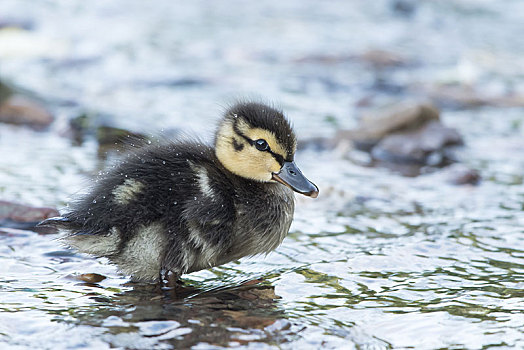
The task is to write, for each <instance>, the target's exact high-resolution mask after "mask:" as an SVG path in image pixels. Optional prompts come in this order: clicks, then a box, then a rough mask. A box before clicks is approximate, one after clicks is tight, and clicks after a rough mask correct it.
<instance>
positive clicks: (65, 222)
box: [36, 216, 72, 228]
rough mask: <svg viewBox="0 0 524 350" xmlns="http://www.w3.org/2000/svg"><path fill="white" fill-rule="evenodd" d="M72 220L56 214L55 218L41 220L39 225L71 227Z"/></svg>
mask: <svg viewBox="0 0 524 350" xmlns="http://www.w3.org/2000/svg"><path fill="white" fill-rule="evenodd" d="M71 223H72V222H71V220H70V219H69V218H65V217H62V216H56V217H54V218H49V219H45V220H44V221H41V222H39V223H38V224H37V225H36V226H37V227H54V228H69V227H70V226H71Z"/></svg>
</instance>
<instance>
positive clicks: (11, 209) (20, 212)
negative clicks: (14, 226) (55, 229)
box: [0, 201, 60, 222]
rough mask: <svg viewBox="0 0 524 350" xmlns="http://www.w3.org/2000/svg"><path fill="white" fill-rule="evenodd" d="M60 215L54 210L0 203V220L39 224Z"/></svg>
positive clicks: (5, 202)
mask: <svg viewBox="0 0 524 350" xmlns="http://www.w3.org/2000/svg"><path fill="white" fill-rule="evenodd" d="M59 215H60V214H59V213H58V211H57V210H56V209H54V208H46V207H31V206H28V205H23V204H18V203H13V202H8V201H0V220H3V219H11V220H13V221H17V222H40V221H42V220H44V219H47V218H51V217H53V216H59Z"/></svg>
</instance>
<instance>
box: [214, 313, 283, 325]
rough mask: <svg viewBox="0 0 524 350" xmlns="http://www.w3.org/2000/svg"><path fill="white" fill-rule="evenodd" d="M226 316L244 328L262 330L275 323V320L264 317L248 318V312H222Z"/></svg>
mask: <svg viewBox="0 0 524 350" xmlns="http://www.w3.org/2000/svg"><path fill="white" fill-rule="evenodd" d="M222 312H223V313H224V314H225V315H226V316H229V317H231V318H232V319H233V320H234V321H235V322H237V323H238V325H239V326H240V327H242V328H258V329H262V328H265V327H267V326H270V325H272V324H273V323H275V319H273V318H269V317H262V316H248V315H247V311H232V310H224V311H222Z"/></svg>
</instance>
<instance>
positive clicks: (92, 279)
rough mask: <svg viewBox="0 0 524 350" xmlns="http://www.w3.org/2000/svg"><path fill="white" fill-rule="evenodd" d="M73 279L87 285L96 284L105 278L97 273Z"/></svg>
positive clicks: (77, 276)
mask: <svg viewBox="0 0 524 350" xmlns="http://www.w3.org/2000/svg"><path fill="white" fill-rule="evenodd" d="M73 278H74V279H77V280H79V281H83V282H87V283H98V282H101V281H103V280H105V279H106V278H107V277H106V276H102V275H99V274H98V273H83V274H80V275H76V276H73Z"/></svg>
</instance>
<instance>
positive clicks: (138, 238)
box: [40, 102, 319, 282]
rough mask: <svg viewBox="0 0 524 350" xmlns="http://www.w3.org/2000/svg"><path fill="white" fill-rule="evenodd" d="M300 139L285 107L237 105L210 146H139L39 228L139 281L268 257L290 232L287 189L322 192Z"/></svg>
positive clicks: (289, 191)
mask: <svg viewBox="0 0 524 350" xmlns="http://www.w3.org/2000/svg"><path fill="white" fill-rule="evenodd" d="M296 144H297V142H296V137H295V134H294V132H293V130H292V128H291V126H290V124H289V122H288V121H287V119H286V118H285V116H284V115H283V113H282V111H280V110H277V109H275V108H273V107H270V106H267V105H264V104H261V103H255V102H242V103H238V104H236V105H234V106H232V107H231V108H230V109H229V110H228V111H227V112H226V113H225V115H224V117H223V118H222V119H221V120H220V122H219V126H218V129H217V131H216V135H215V140H214V147H212V146H210V145H205V144H202V143H200V142H197V141H184V142H181V141H179V142H174V141H172V142H162V143H158V144H156V143H155V144H150V145H145V146H144V147H141V148H139V149H138V150H135V151H134V152H131V153H129V154H128V155H127V157H126V158H125V159H124V160H123V161H122V162H121V163H120V164H117V165H115V166H114V167H113V168H112V169H110V170H109V171H107V172H106V173H105V174H103V175H101V176H100V177H99V178H98V179H97V181H96V183H95V184H94V186H93V188H92V190H91V192H90V193H88V194H86V195H84V196H83V197H81V198H79V199H78V200H76V201H75V202H74V203H73V204H72V205H71V207H70V209H69V211H68V212H66V213H64V214H63V216H62V217H56V218H51V219H47V220H45V221H43V222H42V223H41V224H40V225H42V226H53V227H56V228H58V229H60V230H61V231H64V232H65V235H64V236H63V240H64V241H65V243H66V244H67V245H69V246H70V247H73V248H76V249H77V250H78V251H80V252H83V253H87V254H91V255H94V256H97V257H106V258H108V259H109V260H110V261H111V262H113V263H114V264H116V265H117V266H118V268H119V269H120V271H121V272H123V273H124V274H126V275H131V276H132V279H133V280H134V281H141V282H159V281H162V280H163V276H164V275H163V274H164V273H166V271H167V272H170V273H171V274H172V275H174V276H175V277H174V280H178V278H179V277H180V276H181V275H183V274H186V273H191V272H194V271H199V270H202V269H206V268H211V267H214V266H218V265H222V264H225V263H227V262H230V261H234V260H237V259H239V258H242V257H245V256H253V255H257V254H263V253H265V254H267V253H269V252H271V251H272V250H274V249H276V248H277V247H278V246H279V245H280V243H281V242H282V241H283V239H284V237H285V236H286V235H287V233H288V230H289V227H290V225H291V221H292V219H293V213H294V196H293V191H295V192H298V193H300V194H303V195H306V196H309V197H313V198H315V197H317V196H318V193H319V190H318V187H317V186H316V185H315V184H313V183H312V182H311V181H309V180H308V179H307V178H306V177H305V176H304V175H303V174H302V172H301V171H300V170H299V168H298V167H297V165H296V164H295V162H294V154H295V151H296ZM172 278H173V277H172Z"/></svg>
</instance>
